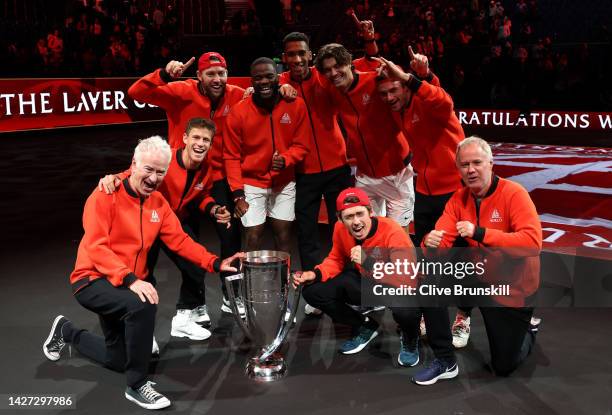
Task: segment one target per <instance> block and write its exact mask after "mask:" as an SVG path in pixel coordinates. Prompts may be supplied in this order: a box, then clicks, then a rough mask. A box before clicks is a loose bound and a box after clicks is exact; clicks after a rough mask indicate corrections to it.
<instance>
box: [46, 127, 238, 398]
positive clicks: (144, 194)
mask: <svg viewBox="0 0 612 415" xmlns="http://www.w3.org/2000/svg"><path fill="white" fill-rule="evenodd" d="M171 157H172V153H171V151H170V147H169V145H168V144H167V143H166V142H165V141H164V140H163V139H162V138H161V137H159V136H154V137H150V138H147V139H145V140H142V141H141V142H140V143H139V144H138V145H137V146H136V149H135V150H134V158H133V160H132V169H131V175H130V176H129V177H128V178H126V179H125V180H124V181H123V183H122V186H121V188H120V189H119V190H118V191H117V192H115V193H113V194H105V193H102V192H99V191H98V190H97V189H95V190H94V191H93V192H92V194H91V195H90V196H89V198H88V199H87V202H86V203H85V209H84V211H83V228H84V230H85V234H84V236H83V239H81V243H80V244H79V250H78V254H77V260H76V265H75V269H74V271H73V272H72V274H71V275H70V283H71V285H72V290H73V292H74V295H75V297H76V299H77V301H78V302H79V303H80V304H81V305H82V306H83V307H85V308H87V309H88V310H91V311H93V312H95V313H96V314H98V317H99V319H100V325H101V327H102V331H103V333H104V337H102V336H99V335H96V334H93V333H90V332H89V331H87V330H83V329H79V328H77V327H76V326H75V325H74V324H73V323H72V322H71V321H69V320H68V319H66V318H65V317H64V316H57V317H56V318H55V321H54V322H53V325H52V327H51V332H50V333H49V336H48V337H47V340H46V341H45V343H44V345H43V352H44V353H45V355H46V356H47V358H48V359H50V360H53V361H56V360H59V358H60V357H61V355H60V354H61V351H62V349H63V347H64V346H65V344H66V343H70V344H71V345H72V346H74V348H75V349H77V350H78V351H79V352H80V353H81V354H83V355H84V356H86V357H88V358H90V359H92V360H94V361H96V362H99V363H100V364H102V365H104V366H106V367H108V368H109V369H112V370H116V371H120V372H125V373H126V377H127V388H126V390H125V397H126V398H127V399H128V400H130V401H132V402H135V403H136V404H137V405H139V406H141V407H143V408H146V409H159V408H165V407H167V406H169V405H170V401H169V400H168V399H167V398H166V397H165V396H163V395H162V394H160V393H158V392H157V391H156V390H155V389H154V388H153V385H154V383H153V382H151V381H149V380H148V367H149V359H150V358H151V344H152V342H153V328H154V326H155V313H156V310H157V304H158V302H159V297H158V295H157V290H156V289H155V286H154V285H153V284H151V282H149V281H148V276H149V271H148V269H147V266H146V258H147V254H148V252H149V249H150V248H151V245H153V242H154V241H155V240H156V239H157V237H159V238H161V240H162V241H163V242H164V244H165V245H166V246H167V247H168V248H169V249H170V250H172V251H174V252H176V253H177V254H179V255H181V256H182V257H184V258H186V259H188V260H190V261H192V262H193V263H196V264H198V265H199V266H200V267H202V268H203V269H205V270H207V271H209V272H212V271H215V272H219V271H221V270H222V271H236V269H235V268H233V267H231V266H230V263H231V261H233V260H234V259H236V258H237V257H240V256H242V254H236V255H234V256H232V257H230V258H227V259H225V260H223V261H221V259H220V258H218V257H217V256H215V255H213V254H211V253H210V252H208V251H207V250H206V249H205V248H204V247H203V246H202V245H200V244H198V243H196V242H194V241H193V240H192V239H191V238H190V237H189V236H188V235H187V234H185V232H184V231H183V230H182V228H181V223H180V222H179V220H178V218H177V217H176V215H175V213H174V212H173V211H172V209H171V208H170V206H169V205H168V202H167V201H166V199H165V198H164V197H163V196H162V195H161V194H160V193H158V192H157V191H156V190H157V188H158V187H159V185H160V184H161V182H162V180H163V179H164V176H165V175H166V172H167V171H168V165H169V164H170V159H171Z"/></svg>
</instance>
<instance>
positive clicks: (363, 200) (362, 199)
mask: <svg viewBox="0 0 612 415" xmlns="http://www.w3.org/2000/svg"><path fill="white" fill-rule="evenodd" d="M351 196H352V197H355V198H356V199H357V201H356V202H346V203H345V202H344V201H345V199H346V198H348V197H351ZM355 206H370V198H369V197H368V195H367V194H366V192H364V191H363V190H361V189H359V188H357V187H349V188H348V189H344V190H343V191H341V192H340V194H339V195H338V199H336V211H337V212H340V211H342V210H344V209H348V208H352V207H355Z"/></svg>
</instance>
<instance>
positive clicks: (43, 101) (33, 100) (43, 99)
mask: <svg viewBox="0 0 612 415" xmlns="http://www.w3.org/2000/svg"><path fill="white" fill-rule="evenodd" d="M15 97H17V104H18V105H19V115H25V114H37V113H38V110H37V108H40V113H41V114H50V113H52V112H53V108H51V107H50V102H49V98H50V97H51V94H50V93H49V92H43V93H41V94H35V93H30V94H17V95H15V94H0V99H3V100H4V105H2V107H3V108H4V114H2V115H6V116H10V115H13V110H12V104H13V100H14V99H15ZM28 98H29V99H28ZM37 103H38V104H39V106H38V107H37V105H36V104H37ZM0 105H1V104H0ZM26 109H28V110H29V111H27V112H26Z"/></svg>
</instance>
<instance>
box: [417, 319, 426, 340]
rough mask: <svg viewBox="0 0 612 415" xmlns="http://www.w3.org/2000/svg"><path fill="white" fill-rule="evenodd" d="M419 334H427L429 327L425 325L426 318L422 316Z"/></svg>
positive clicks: (422, 335)
mask: <svg viewBox="0 0 612 415" xmlns="http://www.w3.org/2000/svg"><path fill="white" fill-rule="evenodd" d="M419 335H420V336H421V337H425V336H427V327H425V318H424V317H423V316H421V322H420V323H419Z"/></svg>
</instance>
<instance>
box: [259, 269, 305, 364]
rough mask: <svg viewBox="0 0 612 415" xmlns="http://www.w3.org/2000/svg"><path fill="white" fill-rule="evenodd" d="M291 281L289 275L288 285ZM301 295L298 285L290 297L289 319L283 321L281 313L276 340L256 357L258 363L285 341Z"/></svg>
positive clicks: (291, 278)
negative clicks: (280, 323) (281, 321)
mask: <svg viewBox="0 0 612 415" xmlns="http://www.w3.org/2000/svg"><path fill="white" fill-rule="evenodd" d="M292 281H293V273H291V274H290V275H289V285H292ZM301 294H302V285H301V284H300V285H298V287H297V288H295V289H294V290H293V297H292V300H293V301H291V306H292V307H291V315H290V316H289V319H288V320H285V313H283V315H282V317H281V318H282V320H283V324H282V326H281V328H280V330H279V331H278V334H277V335H276V338H275V339H274V341H273V342H272V344H271V345H270V346H268V347H267V348H266V349H265V350H264V351H263V353H262V354H261V356H259V357H258V359H259V361H261V362H263V361H264V360H266V359H267V358H269V357H270V356H271V355H272V354H273V353H274V352H276V349H278V347H279V346H280V345H281V343H282V342H283V341H284V340H285V337H287V334H288V333H289V330H290V329H291V325H292V324H293V319H294V318H295V314H296V313H297V309H298V304H299V302H300V296H301ZM288 306H289V301H287V307H288Z"/></svg>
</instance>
